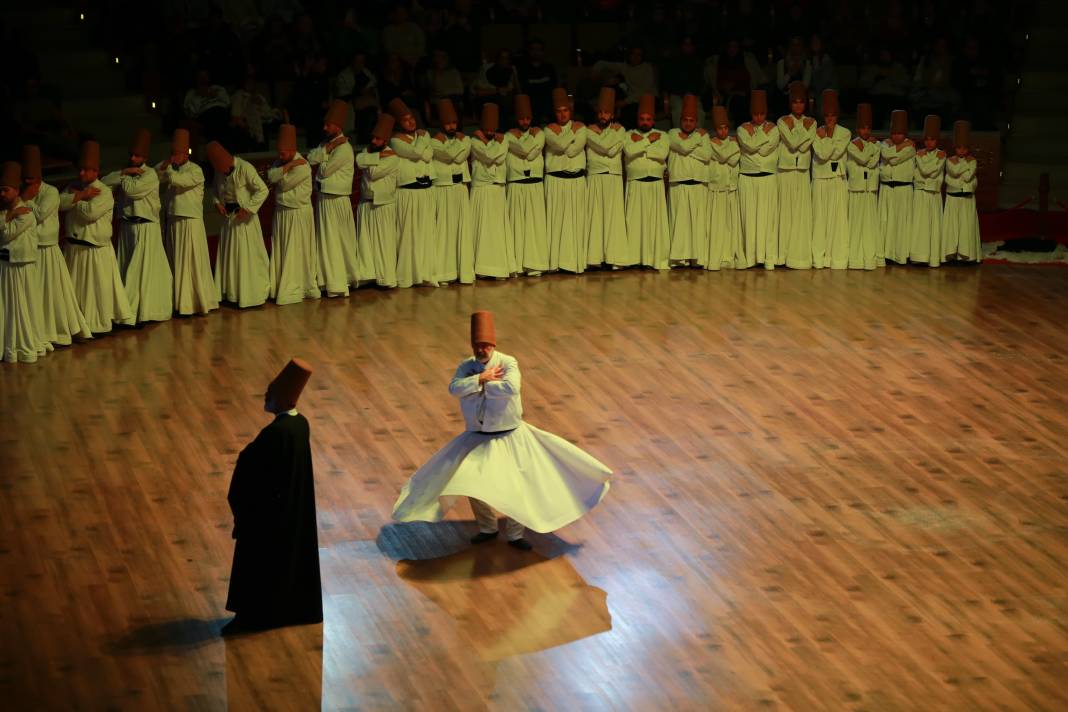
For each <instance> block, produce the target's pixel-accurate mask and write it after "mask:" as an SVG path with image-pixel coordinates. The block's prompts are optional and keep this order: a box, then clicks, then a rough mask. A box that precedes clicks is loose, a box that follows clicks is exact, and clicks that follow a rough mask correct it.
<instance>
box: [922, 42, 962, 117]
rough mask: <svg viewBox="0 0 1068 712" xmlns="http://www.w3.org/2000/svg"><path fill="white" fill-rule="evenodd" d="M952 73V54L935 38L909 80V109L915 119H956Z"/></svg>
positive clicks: (947, 46)
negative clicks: (954, 117)
mask: <svg viewBox="0 0 1068 712" xmlns="http://www.w3.org/2000/svg"><path fill="white" fill-rule="evenodd" d="M953 70H954V68H953V54H952V53H951V52H950V51H949V42H948V41H947V40H946V38H945V37H939V38H938V39H936V40H935V41H934V42H933V43H932V44H931V47H930V49H929V50H928V51H927V53H926V54H924V55H923V56H922V57H921V58H920V61H919V62H918V63H917V65H916V73H915V74H914V75H913V77H912V93H911V99H912V108H913V110H914V111H915V113H916V114H917V116H925V115H927V114H937V115H938V116H942V117H949V116H956V115H957V110H956V102H957V98H956V92H955V91H954V89H953Z"/></svg>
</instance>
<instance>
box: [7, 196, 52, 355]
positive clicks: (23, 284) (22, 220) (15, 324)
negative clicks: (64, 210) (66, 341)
mask: <svg viewBox="0 0 1068 712" xmlns="http://www.w3.org/2000/svg"><path fill="white" fill-rule="evenodd" d="M10 210H12V211H15V210H25V213H24V214H22V215H18V216H16V217H14V219H12V220H7V219H5V218H6V213H7V212H8V211H2V212H0V358H2V359H3V360H4V361H7V362H9V363H17V362H19V361H21V362H23V363H33V362H34V361H36V360H37V359H38V357H40V356H44V355H45V353H47V352H48V351H49V350H51V348H52V344H51V342H50V341H49V340H48V339H47V338H46V337H45V335H44V333H42V331H41V319H40V313H38V312H39V310H36V308H35V306H34V302H35V301H36V300H37V299H38V297H39V295H38V279H37V272H36V265H35V263H36V261H37V220H36V218H34V215H33V209H32V208H31V207H30V206H29V205H27V204H26V203H25V202H23V201H22V200H21V199H16V201H15V204H14V205H13V206H12V207H11V208H10Z"/></svg>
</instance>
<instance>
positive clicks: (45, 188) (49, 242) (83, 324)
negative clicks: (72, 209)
mask: <svg viewBox="0 0 1068 712" xmlns="http://www.w3.org/2000/svg"><path fill="white" fill-rule="evenodd" d="M26 206H27V207H29V208H30V209H32V210H33V217H34V219H35V220H36V221H37V269H36V274H37V282H38V283H37V297H36V299H37V300H38V301H39V304H40V312H41V336H43V337H44V338H45V339H47V340H48V341H50V342H51V343H53V344H55V345H57V346H69V345H70V344H71V343H73V341H74V338H75V337H78V338H81V339H91V338H93V333H92V332H91V331H90V330H89V323H88V322H87V321H86V320H85V316H84V315H83V314H82V310H81V308H80V307H79V306H78V299H77V297H75V295H74V284H73V283H72V282H71V280H70V270H69V269H67V263H66V261H65V260H64V259H63V252H62V250H60V249H59V191H58V190H56V189H55V187H53V186H51V185H49V184H48V183H44V182H42V183H41V185H40V188H39V189H38V191H37V195H36V196H34V197H33V199H31V200H29V201H26Z"/></svg>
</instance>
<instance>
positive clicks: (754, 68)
mask: <svg viewBox="0 0 1068 712" xmlns="http://www.w3.org/2000/svg"><path fill="white" fill-rule="evenodd" d="M765 82H766V79H765V77H764V70H763V69H761V68H760V63H759V62H758V61H757V59H756V57H755V56H754V55H753V53H752V52H743V51H742V43H741V42H740V41H739V40H738V39H737V38H733V37H732V38H731V39H729V40H727V42H726V44H724V46H723V51H722V52H720V53H719V54H717V55H713V56H712V57H710V58H709V59H708V61H707V62H705V87H706V91H711V93H712V96H713V100H714V103H716V104H721V105H723V106H725V107H727V113H728V114H729V115H730V118H731V123H732V124H733V125H734V126H740V125H742V124H743V123H745V122H746V121H748V120H749V91H750V90H751V89H760V88H762V87H763V86H764V84H765Z"/></svg>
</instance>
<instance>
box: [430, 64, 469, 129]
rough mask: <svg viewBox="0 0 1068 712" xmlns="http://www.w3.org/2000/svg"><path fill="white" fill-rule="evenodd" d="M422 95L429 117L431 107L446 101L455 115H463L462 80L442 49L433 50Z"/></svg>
mask: <svg viewBox="0 0 1068 712" xmlns="http://www.w3.org/2000/svg"><path fill="white" fill-rule="evenodd" d="M423 81H424V84H425V87H424V92H423V93H424V94H426V100H427V103H428V104H429V106H428V107H424V111H425V112H426V114H427V115H428V116H429V115H430V113H431V107H434V108H435V109H436V107H437V105H438V102H439V101H441V100H442V99H448V100H449V101H451V102H452V105H453V107H454V108H455V109H456V113H457V115H459V116H460V117H461V120H462V117H463V116H464V115H465V106H464V80H463V77H462V76H461V75H460V70H459V69H457V68H456V67H454V66H453V65H452V61H451V60H450V59H449V53H448V52H446V51H445V50H443V49H440V48H439V49H436V50H434V52H433V54H432V55H431V64H430V68H429V69H428V70H427V71H426V73H425V75H424V80H423Z"/></svg>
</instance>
